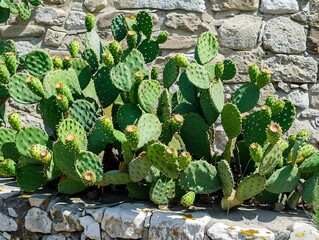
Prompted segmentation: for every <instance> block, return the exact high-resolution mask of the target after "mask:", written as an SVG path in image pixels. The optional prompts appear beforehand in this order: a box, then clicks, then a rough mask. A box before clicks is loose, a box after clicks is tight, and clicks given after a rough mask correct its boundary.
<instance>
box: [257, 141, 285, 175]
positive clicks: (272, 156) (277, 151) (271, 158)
mask: <svg viewBox="0 0 319 240" xmlns="http://www.w3.org/2000/svg"><path fill="white" fill-rule="evenodd" d="M281 160H282V148H281V144H280V142H277V143H276V144H274V145H269V146H268V147H267V149H266V150H265V152H264V156H263V159H262V160H261V163H260V165H259V174H260V175H266V174H268V173H270V172H271V171H272V170H274V169H275V167H276V166H277V165H278V163H279V162H280V161H281Z"/></svg>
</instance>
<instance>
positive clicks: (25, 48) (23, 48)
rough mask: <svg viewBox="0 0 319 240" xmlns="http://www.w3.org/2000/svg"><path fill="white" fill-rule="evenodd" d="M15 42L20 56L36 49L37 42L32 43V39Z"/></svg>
mask: <svg viewBox="0 0 319 240" xmlns="http://www.w3.org/2000/svg"><path fill="white" fill-rule="evenodd" d="M15 43H16V46H17V54H18V56H19V57H21V56H22V55H24V54H26V53H28V52H31V51H32V50H34V49H35V46H34V45H35V44H32V42H30V41H15Z"/></svg>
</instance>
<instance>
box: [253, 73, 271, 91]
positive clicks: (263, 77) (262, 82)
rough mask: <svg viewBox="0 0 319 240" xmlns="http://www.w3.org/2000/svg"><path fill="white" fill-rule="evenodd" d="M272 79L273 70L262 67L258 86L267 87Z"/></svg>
mask: <svg viewBox="0 0 319 240" xmlns="http://www.w3.org/2000/svg"><path fill="white" fill-rule="evenodd" d="M270 80H271V72H270V71H269V70H267V69H262V70H261V71H260V73H259V75H258V77H257V81H256V86H257V87H258V88H259V89H261V88H263V87H265V86H266V85H267V84H268V83H270Z"/></svg>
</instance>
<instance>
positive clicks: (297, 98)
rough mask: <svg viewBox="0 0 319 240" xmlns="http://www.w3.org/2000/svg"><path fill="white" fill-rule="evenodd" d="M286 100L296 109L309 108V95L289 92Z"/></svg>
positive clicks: (297, 91)
mask: <svg viewBox="0 0 319 240" xmlns="http://www.w3.org/2000/svg"><path fill="white" fill-rule="evenodd" d="M287 98H288V99H289V100H290V101H292V102H293V103H294V105H295V106H296V107H299V108H302V109H305V108H308V107H309V94H308V93H306V92H301V91H299V90H295V91H291V92H290V93H289V94H288V95H287Z"/></svg>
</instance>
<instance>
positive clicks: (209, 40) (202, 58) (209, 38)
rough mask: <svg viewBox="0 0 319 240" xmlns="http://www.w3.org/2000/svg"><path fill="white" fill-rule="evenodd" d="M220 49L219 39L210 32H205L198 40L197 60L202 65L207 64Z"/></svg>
mask: <svg viewBox="0 0 319 240" xmlns="http://www.w3.org/2000/svg"><path fill="white" fill-rule="evenodd" d="M218 49H219V44H218V41H217V38H216V37H215V36H214V35H213V34H212V33H210V32H204V33H202V34H201V35H200V37H199V39H198V40H197V46H196V49H195V58H196V60H197V62H199V63H200V64H206V63H208V62H210V61H211V60H213V58H214V57H215V56H216V55H217V53H218Z"/></svg>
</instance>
